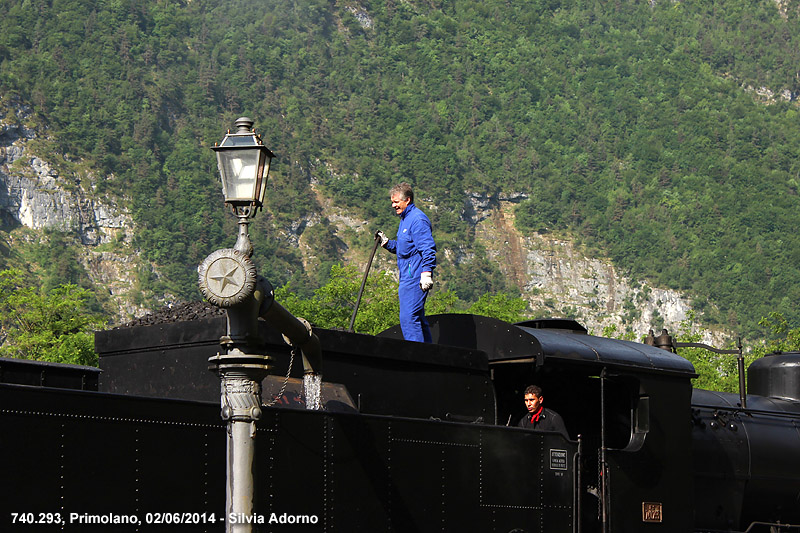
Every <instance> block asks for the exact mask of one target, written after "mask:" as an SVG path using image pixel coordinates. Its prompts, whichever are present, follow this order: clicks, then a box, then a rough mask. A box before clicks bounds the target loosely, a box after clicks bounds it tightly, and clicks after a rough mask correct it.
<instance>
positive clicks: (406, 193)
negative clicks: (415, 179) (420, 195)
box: [389, 181, 414, 202]
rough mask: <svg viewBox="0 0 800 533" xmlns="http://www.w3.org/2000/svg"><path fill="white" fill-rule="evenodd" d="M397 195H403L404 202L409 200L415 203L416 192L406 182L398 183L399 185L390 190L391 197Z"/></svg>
mask: <svg viewBox="0 0 800 533" xmlns="http://www.w3.org/2000/svg"><path fill="white" fill-rule="evenodd" d="M397 193H400V194H402V195H403V199H404V200H405V199H406V198H408V199H409V200H411V201H412V202H413V201H414V190H413V189H412V188H411V185H409V184H408V183H406V182H405V181H404V182H402V183H398V184H397V185H395V186H394V187H392V188H391V189H389V196H390V197H391V196H394V195H395V194H397Z"/></svg>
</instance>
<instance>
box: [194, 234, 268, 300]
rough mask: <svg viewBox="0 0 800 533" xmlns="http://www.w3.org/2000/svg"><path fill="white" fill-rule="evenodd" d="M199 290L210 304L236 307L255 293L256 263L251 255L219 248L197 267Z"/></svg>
mask: <svg viewBox="0 0 800 533" xmlns="http://www.w3.org/2000/svg"><path fill="white" fill-rule="evenodd" d="M197 273H198V277H199V279H198V282H199V285H200V292H202V293H203V296H204V297H205V298H206V300H208V301H209V302H210V303H211V304H213V305H216V306H218V307H233V306H234V305H237V304H240V303H242V302H243V301H244V300H245V298H247V297H248V296H249V295H251V294H253V291H254V290H255V286H256V277H257V275H256V265H255V264H254V263H253V261H251V260H250V258H249V257H248V256H246V255H245V254H243V253H242V252H240V251H239V250H234V249H231V248H225V249H223V250H217V251H215V252H213V253H212V254H211V255H209V256H208V257H206V259H205V260H204V261H203V262H202V263H201V264H200V267H199V268H198V269H197Z"/></svg>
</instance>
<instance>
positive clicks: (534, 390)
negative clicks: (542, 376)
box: [523, 385, 542, 398]
mask: <svg viewBox="0 0 800 533" xmlns="http://www.w3.org/2000/svg"><path fill="white" fill-rule="evenodd" d="M528 394H533V395H534V396H536V397H537V398H541V397H542V388H541V387H540V386H539V385H528V388H526V389H525V394H523V396H527V395H528Z"/></svg>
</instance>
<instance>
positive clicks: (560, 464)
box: [550, 449, 567, 470]
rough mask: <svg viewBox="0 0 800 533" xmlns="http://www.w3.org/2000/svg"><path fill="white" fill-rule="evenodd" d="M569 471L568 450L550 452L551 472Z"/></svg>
mask: <svg viewBox="0 0 800 533" xmlns="http://www.w3.org/2000/svg"><path fill="white" fill-rule="evenodd" d="M566 469H567V450H553V449H551V450H550V470H566Z"/></svg>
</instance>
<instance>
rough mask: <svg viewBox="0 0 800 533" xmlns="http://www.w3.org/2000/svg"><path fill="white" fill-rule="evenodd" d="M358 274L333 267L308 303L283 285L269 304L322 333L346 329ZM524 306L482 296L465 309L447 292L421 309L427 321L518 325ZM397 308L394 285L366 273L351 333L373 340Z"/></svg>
mask: <svg viewBox="0 0 800 533" xmlns="http://www.w3.org/2000/svg"><path fill="white" fill-rule="evenodd" d="M361 280H362V274H361V273H360V272H358V271H357V270H356V269H355V268H354V267H351V266H342V265H338V264H337V265H333V266H332V267H331V273H330V280H329V281H328V283H326V284H325V285H323V286H322V287H320V288H319V289H317V290H316V291H314V294H313V296H312V297H311V298H302V297H300V296H298V295H297V294H296V293H295V292H294V291H292V289H291V287H290V285H289V284H287V285H284V286H283V287H281V288H279V289H277V290H276V291H275V300H276V301H277V302H278V303H280V304H281V305H282V306H283V307H285V308H286V309H287V310H288V311H289V312H291V313H292V314H294V315H296V316H301V317H303V318H305V319H306V320H308V321H309V322H311V323H312V324H314V325H315V326H320V327H323V328H331V329H345V328H347V327H348V326H349V325H350V320H351V318H352V314H353V309H354V308H355V304H356V300H357V298H358V290H359V288H360V286H361ZM526 309H527V304H526V303H525V301H524V300H522V299H521V298H515V297H511V296H508V295H506V294H503V293H500V294H494V295H489V294H484V295H483V296H481V297H480V298H479V299H478V301H477V302H475V303H474V304H472V305H471V306H467V304H466V303H465V302H463V301H461V300H459V299H458V296H456V294H455V292H453V291H451V290H442V291H434V292H433V293H432V294H431V295H430V297H429V298H428V302H427V304H426V306H425V312H426V314H427V315H429V316H430V315H436V314H441V313H473V314H478V315H484V316H489V317H493V318H498V319H500V320H505V321H506V322H518V321H520V320H522V319H523V318H525V315H524V311H525V310H526ZM399 313H400V304H399V301H398V298H397V282H396V281H395V280H394V278H393V277H392V275H391V273H389V272H388V271H385V272H371V273H370V274H369V276H368V277H367V284H366V286H365V287H364V294H363V295H362V297H361V303H360V305H359V307H358V313H357V314H356V322H355V325H354V329H355V331H356V332H357V333H367V334H371V335H375V334H377V333H380V332H381V331H383V330H385V329H387V328H390V327H392V326H394V325H396V324H397V323H398V321H399V319H398V317H399Z"/></svg>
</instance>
